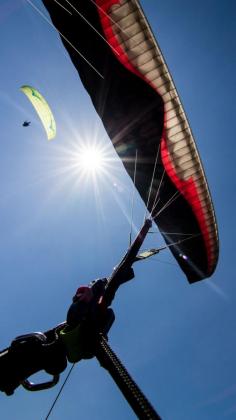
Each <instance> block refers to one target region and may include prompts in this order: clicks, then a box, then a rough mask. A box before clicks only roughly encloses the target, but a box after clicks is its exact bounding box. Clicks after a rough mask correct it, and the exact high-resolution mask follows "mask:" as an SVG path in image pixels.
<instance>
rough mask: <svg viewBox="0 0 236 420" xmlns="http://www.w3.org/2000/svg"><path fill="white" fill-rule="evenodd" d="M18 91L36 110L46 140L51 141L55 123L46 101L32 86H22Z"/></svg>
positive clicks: (54, 132) (53, 135) (54, 134)
mask: <svg viewBox="0 0 236 420" xmlns="http://www.w3.org/2000/svg"><path fill="white" fill-rule="evenodd" d="M20 90H21V91H22V92H24V94H25V95H26V96H27V98H28V99H29V100H30V102H31V103H32V105H33V107H34V109H35V110H36V112H37V114H38V116H39V118H40V120H41V121H42V124H43V126H44V128H45V131H46V133H47V138H48V140H52V139H53V138H54V137H55V136H56V122H55V119H54V116H53V113H52V111H51V109H50V107H49V105H48V103H47V101H46V100H45V99H44V97H43V96H42V95H41V93H40V92H39V91H38V90H37V89H35V88H33V87H32V86H28V85H24V86H21V88H20Z"/></svg>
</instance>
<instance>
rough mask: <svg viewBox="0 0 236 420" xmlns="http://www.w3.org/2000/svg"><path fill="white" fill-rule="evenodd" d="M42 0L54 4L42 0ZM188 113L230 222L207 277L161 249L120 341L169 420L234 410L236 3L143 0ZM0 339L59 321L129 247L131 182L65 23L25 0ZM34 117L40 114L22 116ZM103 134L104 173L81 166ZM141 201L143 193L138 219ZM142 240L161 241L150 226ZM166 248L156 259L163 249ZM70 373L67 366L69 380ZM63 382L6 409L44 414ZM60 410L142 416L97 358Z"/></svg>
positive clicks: (13, 95)
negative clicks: (83, 78) (69, 49)
mask: <svg viewBox="0 0 236 420" xmlns="http://www.w3.org/2000/svg"><path fill="white" fill-rule="evenodd" d="M33 3H34V4H35V5H36V6H37V7H38V8H40V10H41V11H42V12H43V13H44V14H45V15H46V11H45V9H44V8H43V5H42V4H41V1H40V0H33ZM141 4H142V6H143V8H144V11H145V13H146V15H147V17H148V19H149V22H150V24H151V26H152V28H153V31H154V33H155V35H156V38H157V40H158V42H159V44H160V46H161V49H162V51H163V54H164V56H165V59H166V61H167V64H168V66H169V69H170V70H171V72H172V76H173V78H174V81H175V84H176V86H177V89H178V91H179V94H180V97H181V99H182V102H183V105H184V107H185V110H186V112H187V115H188V118H189V121H190V124H191V127H192V130H193V133H194V135H195V138H196V142H197V146H198V149H199V152H200V155H201V158H202V161H203V164H204V167H205V172H206V175H207V178H208V182H209V186H210V190H211V194H212V198H213V201H214V205H215V210H216V216H217V220H218V225H219V234H220V260H219V264H218V267H217V270H216V272H215V274H214V275H213V277H212V278H211V279H209V280H206V281H203V282H200V283H197V284H194V285H192V286H190V285H189V284H188V282H187V280H186V279H185V278H184V277H183V275H182V273H181V271H180V269H179V268H178V267H177V265H176V264H175V261H174V260H173V258H172V257H171V255H170V254H169V253H168V252H167V251H165V252H164V253H163V254H162V255H160V257H158V258H156V259H153V261H148V262H143V263H140V264H137V265H136V266H135V273H136V278H135V280H134V281H133V282H130V283H129V284H127V285H124V286H123V288H122V289H120V290H119V292H118V294H117V297H116V301H115V302H114V305H113V309H114V310H115V313H116V323H115V325H114V326H113V328H112V330H111V332H110V344H111V345H112V347H113V349H114V350H115V351H116V352H117V354H118V355H119V356H120V358H121V359H122V360H123V362H124V363H125V365H126V366H127V368H128V370H129V371H130V373H131V374H132V375H133V376H134V378H135V380H136V381H137V383H138V384H139V385H140V387H141V389H142V390H143V391H144V392H145V393H146V395H147V396H148V398H149V399H150V400H151V402H152V403H153V405H154V406H155V407H156V409H157V411H158V412H159V413H160V415H161V416H162V417H163V419H166V420H199V419H201V420H209V419H214V420H222V419H224V418H225V419H229V420H231V419H235V418H236V398H235V397H236V356H235V354H236V352H235V345H236V329H235V319H236V316H235V307H236V283H235V272H234V271H235V270H234V260H235V250H234V234H235V221H234V218H235V207H234V206H235V187H236V185H235V184H236V181H235V132H236V127H235V121H236V118H235V87H236V86H235V74H236V58H235V47H236V45H235V43H236V41H235V40H236V24H235V23H236V22H235V21H236V6H235V2H234V1H230V0H225V1H224V2H220V1H213V0H204V1H203V0H199V1H198V2H195V3H192V2H189V1H187V0H178V1H177V0H165V1H161V0H142V2H141ZM0 39H1V42H0V52H1V67H0V109H1V113H0V121H1V154H0V191H1V194H0V226H1V229H0V232H1V238H0V271H1V291H2V292H1V295H0V301H1V302H0V317H1V320H2V322H1V334H0V347H1V348H5V347H6V346H7V345H8V344H9V342H10V341H11V340H12V339H13V338H14V337H15V336H17V335H19V334H23V333H28V332H31V331H43V330H46V329H49V328H51V327H52V326H54V325H55V324H57V323H58V322H60V321H63V320H64V318H65V314H66V311H67V307H68V305H69V304H70V301H71V296H72V295H73V293H74V291H75V290H76V288H77V287H78V286H79V285H80V284H86V283H88V282H89V281H90V280H92V279H94V278H98V277H100V276H106V275H109V274H110V272H111V270H112V268H113V267H114V265H115V264H116V263H117V262H118V261H119V259H120V258H121V256H122V255H123V253H124V252H125V251H126V247H127V244H128V236H129V230H130V223H129V219H130V197H131V195H132V184H131V182H130V180H129V179H128V176H127V175H126V173H125V172H124V170H123V168H122V166H121V164H120V162H119V161H118V160H117V158H116V155H115V153H114V151H113V149H112V147H111V145H110V143H109V139H108V138H107V136H106V133H105V132H104V129H103V127H102V124H101V122H100V121H99V118H98V117H97V115H96V113H95V111H94V109H93V107H92V104H91V102H90V100H89V98H88V95H87V94H86V92H85V90H84V89H83V87H82V85H81V83H80V80H79V77H78V75H77V73H76V71H75V69H74V67H73V65H72V64H71V62H70V60H69V57H68V55H67V53H66V51H65V50H64V48H63V46H62V44H61V42H60V40H59V38H58V36H57V34H56V32H55V30H54V29H53V28H52V27H51V26H50V25H49V24H48V23H47V22H46V21H45V20H44V19H43V18H42V17H41V16H40V15H39V14H38V13H37V12H36V11H35V10H34V9H33V8H32V7H31V6H30V5H29V4H28V3H27V1H25V0H2V1H1V4H0ZM23 84H30V85H32V86H35V87H37V88H38V89H39V90H40V91H41V93H42V94H44V95H45V96H46V98H47V100H48V102H49V104H50V105H51V107H52V109H53V111H54V115H55V118H56V121H57V129H58V135H57V138H56V139H55V140H54V141H52V142H47V139H46V136H45V133H44V131H43V128H42V126H41V124H40V122H39V120H38V118H37V116H36V114H35V112H34V110H33V108H32V107H31V106H30V104H29V102H28V101H27V99H26V97H25V96H24V95H23V94H22V93H21V92H20V90H19V88H20V86H21V85H23ZM25 119H29V120H30V121H31V126H30V127H28V128H23V127H22V122H23V121H24V120H25ZM94 141H96V142H99V144H100V145H101V147H103V148H104V149H105V150H106V153H107V156H108V157H109V166H108V168H107V170H108V175H99V174H98V176H97V177H96V180H95V181H96V183H94V181H93V180H92V179H91V177H90V178H88V177H87V178H85V177H84V176H82V174H81V172H80V171H79V169H77V170H75V168H74V165H72V161H73V162H74V156H75V152H76V150H77V148H78V145H79V144H82V143H89V142H94ZM144 211H145V209H144V206H143V204H142V202H141V200H140V199H139V198H138V197H137V196H136V198H135V212H134V223H135V225H136V226H137V227H140V225H141V223H142V220H143V216H144ZM150 236H151V237H150V238H148V239H147V242H146V246H147V247H148V246H149V245H150V246H156V245H160V244H162V243H163V242H162V239H161V238H160V235H158V234H156V235H150ZM158 260H159V261H158ZM65 374H66V373H64V374H63V375H62V378H63V377H64V376H65ZM58 389H59V386H57V387H56V388H55V389H52V390H48V391H45V392H41V393H32V394H31V393H29V392H27V391H24V390H23V389H20V388H19V389H18V390H17V391H16V392H15V394H14V396H12V397H6V396H5V395H4V394H2V395H0V400H1V418H3V419H4V420H15V419H22V420H23V419H24V420H32V419H34V420H38V419H43V418H45V416H46V414H47V411H48V410H49V408H50V405H51V404H52V402H53V399H54V398H55V395H56V393H57V391H58ZM51 418H52V419H55V420H61V419H65V418H68V419H76V418H82V419H84V420H87V419H93V420H97V419H103V420H106V419H107V420H108V419H109V420H110V419H114V420H117V419H121V418H125V419H133V418H135V416H134V415H133V413H132V411H131V410H130V408H129V407H128V405H127V403H126V402H125V401H124V400H123V397H122V396H121V394H120V392H119V391H118V389H117V388H116V385H115V384H113V382H112V380H111V379H110V377H109V376H108V375H107V373H106V372H105V371H104V370H103V369H102V368H100V367H99V366H98V363H97V361H96V360H90V361H84V362H81V363H80V364H78V365H77V366H76V368H75V369H74V371H73V373H72V375H71V378H70V380H69V382H68V384H67V385H66V388H65V389H64V391H63V394H62V396H61V398H60V399H59V401H58V403H57V405H56V407H55V409H54V411H53V413H52V415H51Z"/></svg>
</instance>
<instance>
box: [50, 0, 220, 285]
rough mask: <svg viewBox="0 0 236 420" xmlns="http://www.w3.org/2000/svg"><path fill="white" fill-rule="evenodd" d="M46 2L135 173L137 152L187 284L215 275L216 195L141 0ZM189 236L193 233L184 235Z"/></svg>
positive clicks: (143, 186)
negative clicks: (139, 0) (213, 203)
mask: <svg viewBox="0 0 236 420" xmlns="http://www.w3.org/2000/svg"><path fill="white" fill-rule="evenodd" d="M43 3H44V5H45V6H46V8H47V9H48V11H49V13H50V15H51V19H52V21H53V23H54V25H55V28H56V29H57V30H58V31H59V32H60V34H61V38H62V41H63V43H64V45H65V48H66V49H67V51H68V53H69V55H70V58H71V60H72V62H73V63H74V65H75V67H76V69H77V70H78V72H79V75H80V78H81V80H82V82H83V84H84V86H85V88H86V89H87V91H88V93H89V95H90V97H91V100H92V102H93V104H94V106H95V108H96V110H97V112H98V114H99V115H100V117H101V119H102V121H103V124H104V127H105V129H106V131H107V133H108V135H109V137H110V139H111V141H112V143H113V145H114V147H115V149H116V151H117V153H118V155H119V156H120V158H121V159H122V162H123V164H124V166H125V168H126V170H127V172H128V173H129V175H130V176H131V177H132V178H133V174H134V162H135V156H136V151H137V172H136V187H137V189H138V191H139V193H140V195H141V197H142V198H143V200H144V202H145V203H146V205H147V207H148V209H149V211H153V215H154V218H155V222H156V224H157V225H158V227H159V229H160V231H161V232H162V235H163V236H164V238H165V241H166V243H167V244H168V245H169V248H170V250H171V251H172V253H173V255H174V256H175V258H176V259H177V261H178V263H179V265H180V266H181V268H182V270H183V271H184V272H185V274H186V276H187V278H188V280H189V282H190V283H193V282H195V281H197V280H201V279H203V278H205V277H209V276H210V275H211V274H212V273H213V272H214V270H215V267H216V264H217V259H218V233H217V226H216V220H215V215H214V209H213V205H212V201H211V197H210V193H209V190H208V186H207V182H206V179H205V176H204V172H203V168H202V165H201V162H200V159H199V155H198V152H197V149H196V146H195V143H194V139H193V136H192V133H191V129H190V127H189V124H188V121H187V118H186V116H185V113H184V110H183V107H182V105H181V102H180V99H179V96H178V94H177V91H176V89H175V86H174V83H173V81H172V78H171V75H170V73H169V70H168V68H167V66H166V64H165V62H164V59H163V56H162V54H161V51H160V49H159V47H158V45H157V42H156V40H155V39H154V36H153V34H152V32H151V30H150V27H149V24H148V22H147V20H146V18H145V16H144V13H143V11H142V9H141V7H140V5H139V2H138V1H137V0H96V1H95V0H93V1H92V0H80V1H79V2H77V1H75V0H72V1H71V2H70V3H69V2H67V1H65V0H64V1H63V0H61V1H60V5H59V4H58V2H55V1H53V0H43ZM61 6H63V7H61ZM65 9H67V11H66V10H65ZM68 12H69V13H68ZM88 22H89V24H88ZM78 51H79V53H78ZM83 57H84V58H83ZM158 150H159V151H160V153H159V154H158ZM156 158H157V163H156V165H155V161H156ZM154 168H155V175H154V179H153V183H152V177H153V171H154ZM151 184H152V189H151V194H150V198H148V196H149V194H148V191H149V189H150V185H151ZM186 234H188V235H189V236H191V234H192V236H191V238H190V239H188V240H184V238H185V235H186ZM172 244H173V245H172Z"/></svg>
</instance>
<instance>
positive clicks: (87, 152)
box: [77, 146, 105, 174]
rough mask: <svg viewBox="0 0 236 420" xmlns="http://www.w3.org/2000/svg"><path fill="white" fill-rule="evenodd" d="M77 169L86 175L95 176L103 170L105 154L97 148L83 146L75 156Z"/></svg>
mask: <svg viewBox="0 0 236 420" xmlns="http://www.w3.org/2000/svg"><path fill="white" fill-rule="evenodd" d="M77 162H78V166H79V168H80V169H81V170H82V171H83V172H85V173H87V174H97V173H99V172H100V171H101V170H103V169H104V166H105V153H104V151H103V150H102V149H101V148H99V147H98V146H84V147H83V148H81V149H80V150H79V152H78V155H77Z"/></svg>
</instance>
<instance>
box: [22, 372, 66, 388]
mask: <svg viewBox="0 0 236 420" xmlns="http://www.w3.org/2000/svg"><path fill="white" fill-rule="evenodd" d="M59 379H60V375H54V376H53V377H52V380H51V381H47V382H40V383H38V384H37V383H34V382H31V381H29V379H24V381H22V382H21V385H22V386H23V387H24V388H25V389H27V391H42V390H44V389H49V388H52V387H53V386H55V385H56V384H57V383H58V381H59Z"/></svg>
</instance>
